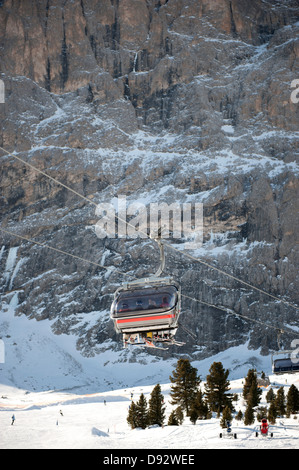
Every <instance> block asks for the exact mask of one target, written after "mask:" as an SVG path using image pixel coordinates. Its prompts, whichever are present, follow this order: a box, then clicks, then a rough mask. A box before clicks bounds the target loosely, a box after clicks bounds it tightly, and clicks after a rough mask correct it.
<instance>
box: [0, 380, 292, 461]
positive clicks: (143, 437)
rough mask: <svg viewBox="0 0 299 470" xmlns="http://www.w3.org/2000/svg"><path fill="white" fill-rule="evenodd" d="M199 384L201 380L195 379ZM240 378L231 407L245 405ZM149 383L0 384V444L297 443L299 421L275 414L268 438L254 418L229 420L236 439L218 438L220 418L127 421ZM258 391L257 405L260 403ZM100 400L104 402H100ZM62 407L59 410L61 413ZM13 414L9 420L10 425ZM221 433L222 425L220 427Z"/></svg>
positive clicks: (247, 445)
mask: <svg viewBox="0 0 299 470" xmlns="http://www.w3.org/2000/svg"><path fill="white" fill-rule="evenodd" d="M270 379H271V386H272V387H274V388H275V387H280V386H281V385H283V386H284V387H285V392H286V393H287V390H288V387H289V386H290V385H291V384H292V383H295V385H296V386H297V387H298V386H299V374H294V375H288V374H285V375H282V376H270ZM201 386H203V382H202V384H201ZM242 387H243V385H242V379H239V380H234V381H231V391H232V392H233V393H238V394H240V398H239V400H238V402H237V405H236V409H237V410H238V409H242V410H245V406H244V405H245V404H244V402H243V399H242V398H241V393H242ZM161 388H162V392H163V394H164V397H165V404H166V414H167V419H168V416H169V414H170V412H171V410H172V409H173V407H172V405H171V404H170V397H169V392H170V385H169V384H163V385H161ZM152 389H153V386H144V387H143V386H140V387H133V388H126V389H120V390H114V391H110V392H102V393H92V394H76V393H72V392H71V391H70V392H66V391H58V390H56V391H46V392H28V391H25V390H21V389H16V388H14V387H11V386H4V385H0V394H1V396H0V411H1V412H0V448H1V449H106V450H109V449H111V450H113V449H114V450H116V449H118V450H119V449H122V450H130V451H132V455H133V454H134V449H136V452H137V449H160V450H163V451H165V450H166V449H176V450H178V452H179V450H180V449H185V450H186V449H191V450H192V449H194V450H196V449H221V448H233V449H274V448H275V449H299V422H298V420H297V419H294V417H293V416H291V417H290V418H283V419H282V418H278V419H277V422H276V424H275V425H273V426H271V432H273V438H269V437H268V438H263V437H260V436H259V437H256V436H255V431H256V430H258V428H259V423H258V422H255V423H254V424H253V425H251V426H245V425H244V424H243V422H242V421H241V422H238V421H236V420H235V419H234V420H233V421H232V430H233V433H237V439H233V438H228V437H224V438H222V439H221V438H220V437H219V433H220V432H221V431H223V430H221V428H220V424H219V422H220V419H218V418H216V417H213V418H211V419H209V420H203V421H197V423H196V424H195V425H193V424H192V423H191V422H190V420H189V418H185V420H184V422H183V424H182V425H181V426H167V425H165V426H164V427H163V428H160V427H155V426H154V427H151V428H148V429H145V430H142V429H135V430H131V428H130V427H129V426H128V425H127V421H126V418H127V414H128V407H129V405H130V402H131V394H133V400H134V401H137V400H138V398H139V396H140V394H141V393H144V395H145V396H146V398H147V399H148V398H149V395H150V393H151V391H152ZM266 393H267V389H265V390H264V391H263V397H262V402H261V405H265V404H266V401H265V395H266ZM105 402H106V403H105ZM61 413H62V414H61ZM13 414H14V416H15V423H14V425H11V417H12V415H13ZM224 434H225V430H224Z"/></svg>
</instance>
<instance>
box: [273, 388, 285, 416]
mask: <svg viewBox="0 0 299 470" xmlns="http://www.w3.org/2000/svg"><path fill="white" fill-rule="evenodd" d="M275 406H276V411H277V416H280V417H282V416H284V415H285V413H286V402H285V394H284V388H283V387H280V388H279V389H278V390H277V394H276V398H275Z"/></svg>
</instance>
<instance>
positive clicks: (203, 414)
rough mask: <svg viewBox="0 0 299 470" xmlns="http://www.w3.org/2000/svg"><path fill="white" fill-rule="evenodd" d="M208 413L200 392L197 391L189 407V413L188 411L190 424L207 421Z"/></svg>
mask: <svg viewBox="0 0 299 470" xmlns="http://www.w3.org/2000/svg"><path fill="white" fill-rule="evenodd" d="M208 412H209V407H208V405H207V403H206V401H205V400H204V398H203V393H202V391H201V390H198V392H197V393H196V396H195V399H194V401H193V403H192V406H191V411H190V420H191V422H192V423H193V424H195V423H196V421H197V420H198V419H207V415H208Z"/></svg>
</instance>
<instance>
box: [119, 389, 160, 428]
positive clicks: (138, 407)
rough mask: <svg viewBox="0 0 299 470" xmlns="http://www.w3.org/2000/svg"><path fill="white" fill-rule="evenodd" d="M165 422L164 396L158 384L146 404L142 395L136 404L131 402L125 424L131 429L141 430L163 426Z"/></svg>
mask: <svg viewBox="0 0 299 470" xmlns="http://www.w3.org/2000/svg"><path fill="white" fill-rule="evenodd" d="M164 421H165V406H164V396H163V394H162V392H161V386H160V384H157V385H156V386H155V387H154V389H153V391H152V393H151V396H150V399H149V403H147V401H146V398H145V396H144V394H143V393H142V394H141V395H140V398H139V400H138V402H137V403H135V402H134V401H132V402H131V405H130V408H129V413H128V417H127V422H128V424H129V425H130V426H131V428H132V429H135V428H142V429H145V428H146V427H147V426H151V425H154V424H157V425H159V426H163V424H164Z"/></svg>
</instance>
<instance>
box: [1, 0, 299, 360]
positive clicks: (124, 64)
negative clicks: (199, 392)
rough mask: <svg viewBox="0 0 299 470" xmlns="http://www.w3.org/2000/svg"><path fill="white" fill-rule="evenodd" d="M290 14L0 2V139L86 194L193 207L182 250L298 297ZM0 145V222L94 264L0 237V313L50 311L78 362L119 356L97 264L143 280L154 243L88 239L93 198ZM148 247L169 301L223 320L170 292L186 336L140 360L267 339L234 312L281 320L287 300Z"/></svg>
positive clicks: (217, 1)
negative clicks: (196, 223) (188, 244)
mask: <svg viewBox="0 0 299 470" xmlns="http://www.w3.org/2000/svg"><path fill="white" fill-rule="evenodd" d="M298 21H299V8H298V2H297V1H295V0H284V1H279V2H278V1H276V0H272V1H270V0H269V1H267V2H265V1H262V0H254V1H250V2H248V1H245V0H241V1H240V0H232V1H229V0H201V1H196V0H187V1H183V0H168V1H166V0H164V1H162V0H161V1H156V0H101V1H95V0H81V1H66V0H57V1H51V0H36V1H27V0H25V1H21V0H19V1H16V0H4V1H2V2H0V51H1V53H0V54H1V70H0V72H1V76H0V78H1V79H2V80H3V82H4V84H5V103H4V104H0V113H1V122H2V130H1V134H0V145H1V147H3V148H4V149H5V150H6V151H7V152H15V153H16V154H17V155H18V156H20V157H21V158H22V159H24V160H26V161H28V162H30V163H31V164H32V165H34V166H36V167H38V168H39V169H41V170H42V171H44V172H46V173H48V174H49V175H51V176H52V177H53V178H56V179H57V180H59V181H61V182H62V183H64V184H65V185H67V186H70V187H71V188H73V189H74V190H75V191H76V192H78V193H80V194H83V195H84V196H85V197H89V198H90V200H91V201H92V202H93V203H102V202H113V201H114V202H115V200H116V198H117V196H118V195H126V196H127V201H128V203H132V202H134V201H141V202H143V203H145V204H147V205H149V203H150V202H166V203H167V204H170V203H171V202H173V201H177V202H179V203H184V202H189V203H195V202H201V203H203V208H204V237H203V240H204V243H203V245H202V247H198V249H197V250H195V251H194V252H190V253H191V254H192V255H193V256H194V257H197V258H199V259H203V260H206V261H207V262H209V263H210V264H211V265H214V266H217V267H218V268H220V269H221V270H223V271H226V272H228V273H230V274H232V275H234V276H236V277H238V278H240V279H242V280H244V281H246V282H248V283H250V284H252V285H254V286H256V287H258V288H260V289H262V290H264V291H266V292H269V293H271V294H273V295H274V296H278V297H281V298H283V299H284V300H287V301H289V302H291V303H298V269H297V268H296V267H298V261H299V260H298V233H299V227H298V217H297V214H298V209H299V207H298V201H299V197H298V196H299V194H298V192H299V191H298V190H299V185H298V166H297V165H298V142H299V140H298V122H299V104H298V103H296V102H294V101H292V100H291V93H292V87H291V83H292V81H293V80H294V79H298V78H299V76H298V56H299V41H298V31H299V26H298V25H299V23H298ZM1 155H2V156H1V167H0V174H1V184H0V186H1V195H0V200H1V207H0V213H1V226H2V227H3V228H6V229H7V230H10V231H12V232H14V233H16V234H19V235H22V236H25V237H28V238H32V239H35V240H36V241H38V242H40V243H45V244H47V245H50V246H54V247H56V248H58V249H60V250H63V251H66V252H70V253H72V254H74V255H76V256H80V257H82V258H85V259H90V260H92V261H94V262H97V263H98V264H100V265H105V266H106V267H107V270H105V269H101V268H99V267H97V266H95V265H91V264H88V263H84V262H82V261H80V260H79V259H75V258H68V257H67V256H65V255H63V254H62V253H57V252H56V253H55V252H53V251H50V250H48V249H47V248H45V247H41V246H36V245H32V244H30V243H28V242H26V241H25V240H21V239H18V238H13V237H11V236H9V235H8V234H5V233H3V232H2V234H1V238H2V240H1V246H2V247H3V248H2V251H1V256H2V259H1V262H2V265H1V266H2V268H3V269H2V277H1V289H2V299H3V302H2V306H3V307H2V308H3V311H4V312H5V311H6V310H7V309H8V308H10V306H11V305H12V303H13V305H15V308H16V312H17V313H18V314H25V315H27V316H29V317H30V318H37V319H39V320H43V319H45V318H49V319H51V321H53V331H54V332H55V333H57V334H59V333H62V332H66V333H74V334H76V335H77V336H78V343H77V344H78V347H79V348H80V349H81V350H82V353H83V354H85V355H92V354H95V353H99V352H100V351H101V350H103V348H105V347H107V346H105V345H106V344H109V347H113V348H116V349H119V348H121V342H120V341H119V337H118V336H117V335H116V334H115V332H114V331H113V327H112V324H111V322H110V320H109V305H110V302H111V293H113V291H114V290H115V289H116V288H117V287H118V285H119V283H120V282H122V281H123V280H124V276H121V275H120V274H118V273H117V272H116V271H115V270H114V269H113V267H115V268H117V270H119V271H122V272H124V273H127V274H129V275H130V276H131V278H134V277H141V276H144V275H147V274H148V273H152V272H155V269H156V266H157V264H158V260H159V253H158V250H157V249H156V247H155V245H154V244H153V243H152V242H151V241H149V240H144V239H140V238H139V239H132V238H130V237H127V238H125V239H120V238H117V237H116V238H115V239H109V238H106V239H99V238H98V237H97V236H96V234H95V224H96V222H97V219H98V218H97V215H96V213H95V206H94V204H88V203H87V202H86V201H84V200H82V199H81V198H80V197H79V196H78V195H76V194H74V193H72V192H70V191H68V190H67V189H66V188H65V187H61V186H59V185H57V184H56V183H55V182H54V181H53V180H50V179H47V178H46V177H45V176H43V175H41V174H39V173H37V172H35V171H34V170H33V169H32V168H29V167H28V166H27V167H26V166H25V165H23V164H22V163H20V162H19V161H16V160H15V159H14V158H13V157H12V156H9V155H7V153H5V152H4V151H1ZM169 242H170V243H178V244H179V243H181V242H182V241H181V240H179V241H177V240H169ZM175 246H178V247H179V245H177V244H176V245H175ZM181 247H182V251H183V252H184V246H183V244H181ZM166 252H167V253H166V255H167V257H166V272H167V273H172V274H174V275H175V276H176V277H177V278H178V279H179V280H180V281H181V284H182V292H183V293H185V294H186V295H188V296H192V297H194V298H197V299H199V300H202V301H204V302H207V303H210V304H213V305H216V306H222V307H225V308H227V309H230V311H233V312H235V313H236V314H237V315H232V314H228V315H227V314H225V313H224V312H223V311H220V310H217V309H215V308H214V309H213V308H211V307H208V306H207V305H204V304H200V303H196V302H191V301H188V300H187V299H183V313H182V316H181V323H182V326H183V327H184V328H185V329H183V328H181V329H180V330H179V333H178V338H179V339H181V340H185V341H186V346H184V347H182V348H174V349H172V350H171V351H168V352H167V351H166V352H158V353H157V354H158V355H159V354H160V355H162V356H163V357H169V355H171V354H173V353H174V354H179V353H189V354H191V355H192V357H194V358H196V357H201V356H205V355H207V354H212V353H215V352H217V351H219V350H223V349H226V348H227V347H229V346H230V345H235V344H240V343H243V342H245V341H248V340H249V344H250V347H252V348H259V347H260V346H261V347H262V351H263V352H264V353H268V351H269V348H270V349H271V348H275V347H276V332H275V330H273V328H272V329H271V327H269V328H267V327H266V326H265V327H264V328H261V326H260V325H259V324H258V323H254V322H250V321H249V320H248V319H245V318H243V319H242V318H241V316H242V315H243V316H244V317H250V318H252V319H253V320H262V321H263V322H265V323H267V324H269V325H272V326H273V325H274V326H277V327H282V326H283V325H286V324H287V325H291V326H297V327H298V317H297V312H296V310H295V309H294V308H292V307H290V306H287V305H286V304H282V303H279V302H276V301H274V299H273V298H271V297H268V296H266V295H263V294H262V293H261V292H257V291H255V290H251V289H250V288H249V287H248V286H245V285H244V284H241V283H238V282H237V281H236V280H233V279H232V278H228V277H226V276H224V275H223V274H220V273H219V271H216V270H213V269H211V268H207V267H206V266H205V265H202V264H200V263H196V262H195V261H192V260H191V259H190V258H188V257H186V256H184V253H183V254H179V253H177V252H174V251H172V250H171V249H169V248H167V250H166ZM16 294H17V298H16ZM188 331H192V332H194V334H195V336H196V339H195V338H194V335H193V336H191V335H188ZM292 339H293V338H292ZM111 340H112V343H111ZM290 340H291V338H287V339H286V340H285V342H286V343H288V341H290ZM111 344H112V346H111ZM136 356H137V354H136Z"/></svg>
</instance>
